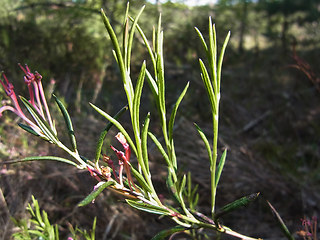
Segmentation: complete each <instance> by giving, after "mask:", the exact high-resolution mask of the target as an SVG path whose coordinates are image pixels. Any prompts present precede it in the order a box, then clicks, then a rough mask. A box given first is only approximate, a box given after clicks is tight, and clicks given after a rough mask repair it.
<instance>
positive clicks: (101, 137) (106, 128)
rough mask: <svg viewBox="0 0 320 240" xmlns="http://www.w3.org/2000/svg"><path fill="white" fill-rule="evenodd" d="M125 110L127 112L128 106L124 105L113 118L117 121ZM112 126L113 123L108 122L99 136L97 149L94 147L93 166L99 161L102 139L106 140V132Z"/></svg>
mask: <svg viewBox="0 0 320 240" xmlns="http://www.w3.org/2000/svg"><path fill="white" fill-rule="evenodd" d="M127 110H128V105H126V106H124V107H123V108H121V109H120V111H119V112H118V113H117V114H116V115H114V117H113V118H114V119H116V120H118V119H119V118H120V116H121V115H122V114H123V113H124V112H125V111H127ZM112 126H113V123H112V122H109V123H108V124H107V126H106V127H105V129H104V130H103V131H102V132H101V134H100V137H99V140H98V143H97V147H96V157H95V164H96V163H97V162H98V161H99V158H100V154H101V150H102V146H103V142H104V139H105V138H106V135H107V133H108V131H109V130H110V128H111V127H112Z"/></svg>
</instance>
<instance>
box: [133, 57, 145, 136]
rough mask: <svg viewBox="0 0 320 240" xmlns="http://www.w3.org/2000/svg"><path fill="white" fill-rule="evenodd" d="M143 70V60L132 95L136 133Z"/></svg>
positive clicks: (137, 129)
mask: <svg viewBox="0 0 320 240" xmlns="http://www.w3.org/2000/svg"><path fill="white" fill-rule="evenodd" d="M145 72H146V62H145V61H143V64H142V66H141V70H140V74H139V77H138V80H137V84H136V89H135V92H134V97H133V124H134V125H135V129H136V131H137V133H140V129H139V127H140V120H139V114H140V112H139V109H140V100H141V94H142V89H143V84H144V78H145Z"/></svg>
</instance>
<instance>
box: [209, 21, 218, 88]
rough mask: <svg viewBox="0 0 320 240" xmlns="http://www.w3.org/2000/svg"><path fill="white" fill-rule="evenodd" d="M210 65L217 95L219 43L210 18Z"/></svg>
mask: <svg viewBox="0 0 320 240" xmlns="http://www.w3.org/2000/svg"><path fill="white" fill-rule="evenodd" d="M208 56H209V58H208V59H209V65H210V70H211V74H212V77H213V78H212V79H211V81H212V82H213V84H214V89H215V91H216V92H215V93H217V69H216V68H217V41H216V29H215V26H214V25H213V24H212V19H211V17H209V49H208Z"/></svg>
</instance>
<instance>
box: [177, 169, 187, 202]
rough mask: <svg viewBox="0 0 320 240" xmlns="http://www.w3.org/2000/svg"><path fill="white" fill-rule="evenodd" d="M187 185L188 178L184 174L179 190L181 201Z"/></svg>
mask: <svg viewBox="0 0 320 240" xmlns="http://www.w3.org/2000/svg"><path fill="white" fill-rule="evenodd" d="M186 183H187V177H186V175H185V174H184V175H183V177H182V179H181V183H180V186H179V189H178V191H179V195H180V197H181V199H182V192H183V190H184V188H185V186H186Z"/></svg>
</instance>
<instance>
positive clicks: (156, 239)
mask: <svg viewBox="0 0 320 240" xmlns="http://www.w3.org/2000/svg"><path fill="white" fill-rule="evenodd" d="M186 230H187V229H186V228H185V227H181V226H176V227H173V228H170V229H166V230H162V231H161V232H159V233H157V235H155V236H154V237H153V238H152V239H151V240H163V239H165V238H166V237H169V236H171V235H172V234H174V233H178V232H184V231H186Z"/></svg>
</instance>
